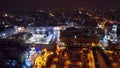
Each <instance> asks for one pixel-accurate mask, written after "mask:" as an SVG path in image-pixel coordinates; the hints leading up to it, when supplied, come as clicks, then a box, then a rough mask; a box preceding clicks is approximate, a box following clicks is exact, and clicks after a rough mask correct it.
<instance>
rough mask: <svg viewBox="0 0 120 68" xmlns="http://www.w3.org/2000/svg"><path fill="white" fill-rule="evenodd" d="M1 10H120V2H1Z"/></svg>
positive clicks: (59, 0)
mask: <svg viewBox="0 0 120 68" xmlns="http://www.w3.org/2000/svg"><path fill="white" fill-rule="evenodd" d="M0 8H2V9H41V8H43V9H44V8H120V0H0Z"/></svg>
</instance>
